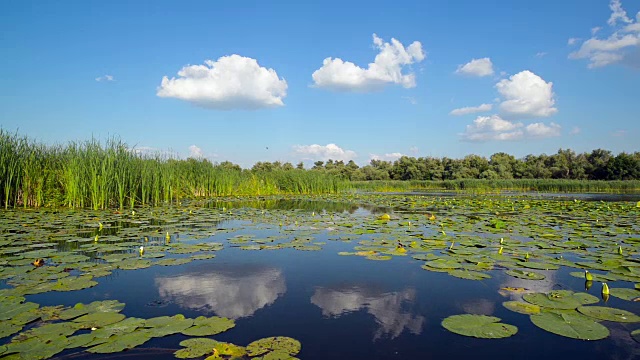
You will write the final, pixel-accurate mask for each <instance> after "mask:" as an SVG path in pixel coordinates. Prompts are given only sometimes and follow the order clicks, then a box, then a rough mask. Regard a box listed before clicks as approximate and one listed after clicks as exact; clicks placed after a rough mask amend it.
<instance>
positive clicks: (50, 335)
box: [0, 194, 640, 359]
mask: <svg viewBox="0 0 640 360" xmlns="http://www.w3.org/2000/svg"><path fill="white" fill-rule="evenodd" d="M267 200H268V199H266V198H257V199H253V200H252V201H253V203H256V202H257V203H258V205H255V204H253V205H251V206H246V205H244V204H243V201H244V199H241V198H228V199H224V202H222V201H221V204H224V205H223V206H222V207H220V206H217V205H214V206H212V204H211V203H207V204H201V203H195V202H194V203H185V204H179V205H177V206H171V207H159V208H140V209H136V211H131V212H124V213H120V212H118V211H71V210H50V209H44V210H29V211H18V210H15V211H4V212H3V216H2V217H0V279H1V280H3V281H4V282H5V283H6V284H7V285H9V286H10V287H7V288H3V289H0V297H1V298H2V299H3V300H2V303H0V305H1V306H0V309H2V310H0V321H1V323H0V338H5V337H8V336H10V335H14V334H16V333H18V335H16V336H14V337H13V338H12V340H11V342H9V343H8V344H6V345H2V346H0V354H3V353H4V355H7V354H13V355H9V356H14V357H16V358H18V357H22V358H25V357H26V358H29V357H30V356H31V355H26V354H31V352H32V351H35V350H31V349H33V348H35V349H40V348H43V349H42V350H41V353H42V354H44V355H42V356H43V357H42V358H46V357H48V356H52V355H53V354H56V353H58V352H60V351H62V350H64V349H68V348H75V347H82V348H86V349H87V351H89V352H103V351H122V350H124V349H128V348H132V347H135V346H138V345H140V344H143V343H144V342H146V341H147V340H149V339H150V338H152V337H158V336H166V335H170V334H173V333H183V334H186V335H190V336H198V337H200V336H207V335H210V334H209V333H210V332H211V330H210V329H211V327H214V328H216V329H221V328H223V327H224V326H229V325H230V326H229V327H232V326H233V322H232V321H231V320H228V319H226V320H220V319H221V318H197V319H186V318H184V317H182V316H181V315H175V316H173V317H163V318H156V319H137V318H124V315H121V314H120V313H119V311H120V310H122V306H124V304H121V303H117V301H116V302H115V303H107V304H111V305H105V303H99V304H94V303H92V304H93V305H92V304H88V305H77V306H76V307H72V308H64V307H62V306H60V307H40V306H39V305H38V304H35V303H32V302H26V300H25V298H24V296H27V295H31V294H38V293H45V292H49V291H73V290H80V289H85V288H89V287H92V286H95V285H97V284H98V281H97V279H98V278H100V277H103V276H108V275H109V274H111V273H112V272H113V271H116V270H135V269H141V268H147V267H150V266H168V265H181V264H186V263H188V262H191V261H194V260H207V259H212V258H213V257H215V252H216V251H220V250H222V249H224V248H225V247H237V248H239V249H242V250H247V251H267V250H279V249H293V250H301V251H319V250H322V248H323V246H324V245H325V242H321V241H316V240H315V235H316V234H320V233H326V234H328V235H327V238H328V239H329V240H330V241H339V242H344V243H354V247H353V251H348V252H340V253H339V255H346V256H361V257H363V258H365V259H368V260H392V259H393V258H395V257H405V258H406V257H411V258H413V259H415V260H416V263H417V264H418V265H419V266H421V267H422V268H423V269H425V270H428V271H434V272H441V273H446V274H448V275H450V276H454V277H457V278H461V279H468V280H483V279H488V278H491V277H492V276H495V275H496V273H498V272H504V273H505V274H506V275H508V276H512V277H515V278H519V279H525V280H530V281H537V280H543V279H545V274H544V273H543V272H541V270H544V271H546V270H557V269H560V268H561V267H568V268H574V269H576V271H574V272H571V275H572V276H576V277H581V278H582V277H584V276H585V273H584V270H585V269H588V270H590V274H591V280H587V281H586V283H585V286H586V287H590V286H591V284H592V283H589V282H590V281H591V282H593V281H595V282H617V283H619V284H620V286H619V287H612V288H611V289H610V291H609V293H610V295H611V296H613V297H617V298H620V299H623V300H626V301H637V300H638V299H639V298H640V291H638V290H637V289H638V285H637V284H638V283H640V258H639V254H640V222H639V221H638V219H640V206H639V205H638V204H636V203H622V202H612V203H605V202H586V201H550V200H546V199H535V198H530V197H517V196H513V197H495V196H475V197H469V196H458V197H433V196H408V195H395V196H394V195H366V194H349V195H334V196H311V197H293V200H294V201H298V202H300V201H306V202H310V203H313V202H314V201H315V202H318V203H321V204H325V206H326V202H327V201H329V202H339V203H341V204H365V205H366V206H367V208H368V209H370V210H372V211H384V213H382V212H380V213H376V214H371V213H369V212H366V211H365V212H361V213H359V212H358V211H355V210H354V207H353V206H343V207H340V210H342V209H344V211H336V209H334V208H331V209H329V210H326V209H323V208H313V207H312V206H309V207H305V208H304V209H298V210H291V209H290V208H287V207H286V206H285V209H278V208H274V209H268V210H265V209H264V208H261V207H260V206H259V203H260V202H261V201H267ZM282 200H286V199H282ZM249 228H250V229H258V230H261V229H267V230H274V231H276V232H277V235H273V236H269V237H265V238H260V237H256V236H255V235H253V234H241V235H235V236H230V237H228V238H227V240H226V242H224V243H216V242H211V241H207V240H206V239H207V238H209V237H211V236H212V235H215V234H220V233H232V232H238V231H242V230H244V229H249ZM40 260H41V262H40ZM633 283H636V285H635V288H634V286H633ZM625 285H626V286H627V287H624V286H625ZM607 295H609V294H607ZM522 298H523V300H524V301H511V302H505V304H504V306H505V307H506V308H508V309H510V310H513V311H516V312H519V313H523V314H527V315H529V316H530V318H531V321H532V323H534V324H535V325H537V326H538V327H540V328H542V329H544V330H547V331H550V332H553V333H555V334H558V335H562V336H568V337H573V338H578V339H588V340H595V339H601V338H603V337H606V336H608V330H607V328H606V327H605V326H603V325H602V324H600V321H623V320H624V321H628V322H635V321H640V318H638V317H637V316H636V315H635V314H633V313H630V312H627V311H625V310H622V309H613V308H609V307H603V306H595V305H593V304H596V303H597V302H599V301H600V300H599V299H597V298H595V297H593V296H592V295H589V294H586V293H573V292H570V291H565V292H563V291H554V292H551V293H546V294H543V293H532V292H528V293H526V294H524V295H523V297H522ZM118 304H120V305H118ZM79 309H80V310H79ZM87 309H88V310H87ZM105 309H107V310H105ZM85 310H87V311H86V312H84V311H85ZM621 319H623V320H621ZM225 321H226V322H225ZM34 324H38V325H40V326H35V327H34ZM221 324H225V325H224V326H223V325H221ZM442 325H443V326H444V327H445V328H447V329H449V330H450V331H453V332H455V333H458V334H461V335H467V336H475V337H489V338H498V337H505V336H511V335H513V334H515V333H516V332H517V328H515V326H512V325H508V324H503V323H501V322H500V319H498V318H496V317H489V316H482V315H470V314H462V315H454V316H452V317H449V318H447V319H445V320H444V321H443V323H442ZM93 328H95V329H96V330H93V331H91V330H90V329H93ZM23 329H24V331H23ZM38 329H42V330H38ZM199 329H200V330H199ZM203 329H204V330H203ZM224 330H226V329H224ZM224 330H220V331H218V332H221V331H224ZM605 330H606V331H605ZM21 331H22V332H21ZM76 332H78V333H77V334H76ZM637 332H638V331H637V330H636V331H635V332H634V333H635V334H637ZM634 333H632V334H634ZM73 334H76V335H73ZM125 335H126V336H125ZM36 343H37V346H36ZM181 345H182V346H184V347H185V348H184V349H181V350H179V351H178V352H177V353H176V356H179V357H201V356H209V357H211V358H212V359H216V358H227V357H251V358H255V357H258V356H259V357H264V358H265V359H284V358H288V357H293V356H294V355H296V354H297V353H298V351H299V350H300V346H299V343H298V342H297V341H295V340H294V339H290V338H285V337H277V338H267V339H263V340H262V341H261V342H260V341H258V345H256V344H255V343H252V344H249V345H248V346H247V347H240V346H237V345H233V344H226V343H219V342H217V341H215V340H212V339H207V338H194V339H188V340H185V341H184V342H183V343H181ZM257 349H262V350H264V349H267V350H266V351H262V350H257ZM54 350H55V351H56V352H53V351H54ZM52 352H53V353H52ZM196 354H199V355H196ZM287 356H288V357H287Z"/></svg>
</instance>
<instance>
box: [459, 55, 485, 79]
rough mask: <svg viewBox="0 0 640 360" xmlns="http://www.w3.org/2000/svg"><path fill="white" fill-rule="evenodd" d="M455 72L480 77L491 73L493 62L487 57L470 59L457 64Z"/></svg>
mask: <svg viewBox="0 0 640 360" xmlns="http://www.w3.org/2000/svg"><path fill="white" fill-rule="evenodd" d="M456 73H458V74H464V75H471V76H480V77H482V76H489V75H493V63H492V62H491V59H490V58H488V57H486V58H482V59H472V60H471V61H469V62H468V63H466V64H464V65H460V66H458V70H456Z"/></svg>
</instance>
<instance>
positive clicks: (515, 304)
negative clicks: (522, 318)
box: [502, 301, 540, 315]
mask: <svg viewBox="0 0 640 360" xmlns="http://www.w3.org/2000/svg"><path fill="white" fill-rule="evenodd" d="M502 305H503V306H504V307H506V308H507V309H509V310H511V311H515V312H517V313H520V314H525V315H533V314H539V313H540V306H538V305H534V304H529V303H527V302H524V301H505V302H503V303H502Z"/></svg>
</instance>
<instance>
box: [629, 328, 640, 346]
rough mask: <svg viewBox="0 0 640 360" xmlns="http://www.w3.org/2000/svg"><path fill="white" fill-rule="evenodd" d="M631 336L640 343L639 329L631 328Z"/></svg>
mask: <svg viewBox="0 0 640 360" xmlns="http://www.w3.org/2000/svg"><path fill="white" fill-rule="evenodd" d="M631 338H632V339H633V340H635V341H636V342H639V343H640V329H637V330H633V331H632V332H631Z"/></svg>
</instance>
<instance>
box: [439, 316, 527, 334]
mask: <svg viewBox="0 0 640 360" xmlns="http://www.w3.org/2000/svg"><path fill="white" fill-rule="evenodd" d="M442 327H444V328H445V329H447V330H449V331H451V332H453V333H456V334H459V335H464V336H472V337H477V338H483V339H500V338H505V337H509V336H513V335H515V334H516V333H517V332H518V328H517V327H515V326H513V325H509V324H504V323H501V322H500V318H497V317H495V316H486V315H471V314H463V315H452V316H449V317H447V318H446V319H444V320H442Z"/></svg>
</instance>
